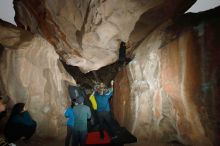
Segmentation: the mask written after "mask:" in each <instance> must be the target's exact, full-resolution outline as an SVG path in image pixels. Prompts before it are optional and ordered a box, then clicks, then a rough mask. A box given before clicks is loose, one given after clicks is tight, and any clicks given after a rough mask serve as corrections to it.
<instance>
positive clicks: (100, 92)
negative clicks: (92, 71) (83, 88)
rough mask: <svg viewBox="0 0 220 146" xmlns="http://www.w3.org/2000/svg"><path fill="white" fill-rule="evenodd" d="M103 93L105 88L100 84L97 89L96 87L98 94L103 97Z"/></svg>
mask: <svg viewBox="0 0 220 146" xmlns="http://www.w3.org/2000/svg"><path fill="white" fill-rule="evenodd" d="M105 91H106V86H105V84H104V83H102V82H101V83H100V85H99V87H98V93H99V94H100V95H103V94H104V92H105Z"/></svg>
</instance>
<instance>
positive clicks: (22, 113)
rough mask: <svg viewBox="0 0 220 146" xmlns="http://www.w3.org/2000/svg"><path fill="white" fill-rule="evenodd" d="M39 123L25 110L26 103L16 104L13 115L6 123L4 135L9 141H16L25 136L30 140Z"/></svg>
mask: <svg viewBox="0 0 220 146" xmlns="http://www.w3.org/2000/svg"><path fill="white" fill-rule="evenodd" d="M36 127H37V123H36V122H35V121H34V120H33V119H32V117H31V116H30V114H29V113H28V111H26V110H25V104H24V103H17V104H15V105H14V107H13V109H12V112H11V115H10V117H9V119H8V121H7V123H6V126H5V130H4V135H5V138H6V141H7V142H15V141H17V140H19V139H20V138H22V137H24V138H25V139H24V140H28V139H30V138H31V136H32V135H33V134H34V132H35V130H36Z"/></svg>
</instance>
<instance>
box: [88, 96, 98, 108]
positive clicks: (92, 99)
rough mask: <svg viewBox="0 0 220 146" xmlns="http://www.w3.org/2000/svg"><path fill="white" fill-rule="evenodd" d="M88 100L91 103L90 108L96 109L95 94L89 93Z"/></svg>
mask: <svg viewBox="0 0 220 146" xmlns="http://www.w3.org/2000/svg"><path fill="white" fill-rule="evenodd" d="M89 100H90V102H91V103H92V108H93V109H94V110H97V103H96V100H95V96H94V95H93V94H91V95H90V96H89Z"/></svg>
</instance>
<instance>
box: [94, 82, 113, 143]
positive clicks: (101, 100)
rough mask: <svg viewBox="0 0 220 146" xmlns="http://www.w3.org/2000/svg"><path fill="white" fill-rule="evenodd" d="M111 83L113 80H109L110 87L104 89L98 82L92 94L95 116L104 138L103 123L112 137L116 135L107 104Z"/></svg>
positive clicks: (111, 92) (111, 90)
mask: <svg viewBox="0 0 220 146" xmlns="http://www.w3.org/2000/svg"><path fill="white" fill-rule="evenodd" d="M113 85H114V82H113V81H111V88H109V89H106V87H105V85H104V83H100V85H99V87H98V88H97V91H96V92H95V94H94V96H95V99H96V103H97V117H98V121H99V131H100V138H101V139H104V127H105V124H106V126H107V127H108V133H109V134H110V136H111V137H112V139H113V138H116V137H117V135H116V133H115V131H116V130H115V129H116V127H115V126H114V124H113V122H114V121H113V119H112V116H111V113H110V105H109V99H110V97H111V96H112V94H113Z"/></svg>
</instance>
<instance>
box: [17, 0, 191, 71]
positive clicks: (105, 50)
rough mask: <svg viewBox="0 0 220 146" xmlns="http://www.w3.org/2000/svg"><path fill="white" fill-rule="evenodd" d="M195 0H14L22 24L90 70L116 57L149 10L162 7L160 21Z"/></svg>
mask: <svg viewBox="0 0 220 146" xmlns="http://www.w3.org/2000/svg"><path fill="white" fill-rule="evenodd" d="M194 1H195V0H191V1H188V2H187V3H186V2H185V1H184V0H176V1H175V2H173V3H170V1H169V0H148V1H145V0H44V1H42V0H15V1H14V4H15V10H16V18H15V19H16V23H17V24H18V26H19V27H23V28H24V29H27V30H30V31H31V32H33V33H39V34H41V35H42V36H43V37H44V38H46V39H47V40H48V41H49V42H50V43H51V44H53V45H54V46H55V48H56V52H58V54H59V55H60V57H61V58H62V59H63V60H64V61H65V62H66V63H67V64H70V65H73V66H79V67H80V69H81V70H82V71H83V72H88V71H91V70H97V69H99V68H101V67H103V66H106V65H108V64H111V63H113V62H115V61H116V60H117V57H118V55H117V54H118V48H119V43H120V41H125V42H127V41H128V38H129V36H130V34H131V32H132V31H133V29H134V27H135V25H136V22H137V21H138V20H139V18H140V16H141V15H142V14H144V13H145V12H146V11H149V10H151V9H152V8H154V7H156V8H158V9H157V12H158V13H161V10H162V11H163V12H162V13H163V15H164V16H163V17H162V18H161V19H158V20H156V22H158V21H161V20H164V18H169V17H171V16H174V15H175V14H176V13H177V12H182V11H183V10H184V9H185V7H186V6H188V4H189V3H190V4H191V3H192V2H194ZM186 4H187V5H186ZM180 7H181V9H179V8H180ZM182 8H183V9H182ZM164 10H166V11H164ZM167 10H169V11H167ZM164 12H166V13H164ZM149 18H151V17H149ZM151 23H155V22H151ZM156 24H157V23H156ZM156 24H155V25H156Z"/></svg>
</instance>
